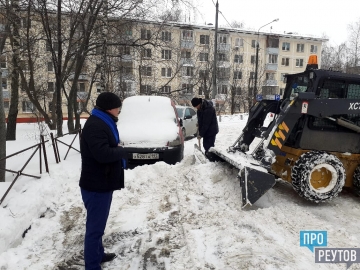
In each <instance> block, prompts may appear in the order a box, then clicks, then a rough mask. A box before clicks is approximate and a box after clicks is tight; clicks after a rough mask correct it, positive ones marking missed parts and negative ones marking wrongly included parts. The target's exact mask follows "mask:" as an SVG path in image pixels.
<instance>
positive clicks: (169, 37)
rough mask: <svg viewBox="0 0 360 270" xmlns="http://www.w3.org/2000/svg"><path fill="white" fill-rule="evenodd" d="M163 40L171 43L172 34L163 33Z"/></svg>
mask: <svg viewBox="0 0 360 270" xmlns="http://www.w3.org/2000/svg"><path fill="white" fill-rule="evenodd" d="M161 40H162V41H171V32H169V31H163V32H162V33H161Z"/></svg>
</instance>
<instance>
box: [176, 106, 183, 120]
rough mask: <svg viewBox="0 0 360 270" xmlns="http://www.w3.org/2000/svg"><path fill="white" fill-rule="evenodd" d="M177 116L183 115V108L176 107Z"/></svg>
mask: <svg viewBox="0 0 360 270" xmlns="http://www.w3.org/2000/svg"><path fill="white" fill-rule="evenodd" d="M176 111H177V114H178V116H179V117H180V118H181V117H182V116H183V115H184V109H183V108H176Z"/></svg>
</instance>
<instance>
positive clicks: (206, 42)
mask: <svg viewBox="0 0 360 270" xmlns="http://www.w3.org/2000/svg"><path fill="white" fill-rule="evenodd" d="M209 43H210V37H209V35H200V44H201V45H209Z"/></svg>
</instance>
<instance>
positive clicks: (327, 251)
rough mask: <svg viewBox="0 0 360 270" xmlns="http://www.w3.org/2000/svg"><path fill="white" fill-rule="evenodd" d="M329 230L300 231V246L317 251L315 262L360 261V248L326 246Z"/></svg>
mask: <svg viewBox="0 0 360 270" xmlns="http://www.w3.org/2000/svg"><path fill="white" fill-rule="evenodd" d="M326 246H327V231H300V247H307V248H308V249H310V250H311V252H314V251H315V263H346V269H348V268H349V267H350V266H351V265H352V264H353V263H360V248H326Z"/></svg>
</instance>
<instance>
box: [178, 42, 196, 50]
mask: <svg viewBox="0 0 360 270" xmlns="http://www.w3.org/2000/svg"><path fill="white" fill-rule="evenodd" d="M180 46H181V48H182V49H193V48H194V46H195V42H194V41H193V40H181V43H180Z"/></svg>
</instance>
